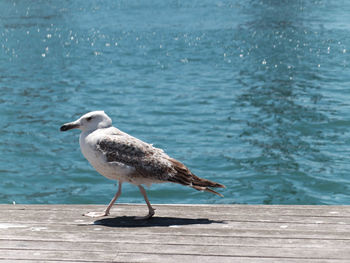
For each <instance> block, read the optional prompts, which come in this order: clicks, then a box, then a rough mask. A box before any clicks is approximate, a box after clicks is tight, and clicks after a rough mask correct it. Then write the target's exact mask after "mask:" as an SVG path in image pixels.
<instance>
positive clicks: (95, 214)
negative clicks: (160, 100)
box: [83, 211, 109, 217]
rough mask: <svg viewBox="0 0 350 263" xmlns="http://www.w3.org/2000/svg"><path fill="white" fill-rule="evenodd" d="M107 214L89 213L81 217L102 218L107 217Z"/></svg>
mask: <svg viewBox="0 0 350 263" xmlns="http://www.w3.org/2000/svg"><path fill="white" fill-rule="evenodd" d="M108 215H109V213H106V211H105V212H89V213H86V214H83V216H88V217H103V216H108Z"/></svg>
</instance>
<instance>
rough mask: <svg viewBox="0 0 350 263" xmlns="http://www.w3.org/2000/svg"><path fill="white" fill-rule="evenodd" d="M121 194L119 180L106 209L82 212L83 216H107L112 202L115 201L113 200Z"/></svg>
mask: <svg viewBox="0 0 350 263" xmlns="http://www.w3.org/2000/svg"><path fill="white" fill-rule="evenodd" d="M121 194H122V183H121V182H119V185H118V191H117V193H116V194H115V196H114V197H113V199H112V200H111V201H110V202H109V205H108V207H107V208H106V210H105V211H104V212H89V213H86V214H84V216H89V217H101V216H108V215H109V210H111V208H112V206H113V204H114V203H115V201H116V200H117V199H118V197H119V196H120V195H121Z"/></svg>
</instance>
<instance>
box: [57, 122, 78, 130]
mask: <svg viewBox="0 0 350 263" xmlns="http://www.w3.org/2000/svg"><path fill="white" fill-rule="evenodd" d="M79 127H80V125H79V123H77V122H70V123H66V124H63V125H62V127H61V128H60V131H68V130H71V129H78V128H79Z"/></svg>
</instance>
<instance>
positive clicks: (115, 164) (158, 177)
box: [60, 111, 225, 219]
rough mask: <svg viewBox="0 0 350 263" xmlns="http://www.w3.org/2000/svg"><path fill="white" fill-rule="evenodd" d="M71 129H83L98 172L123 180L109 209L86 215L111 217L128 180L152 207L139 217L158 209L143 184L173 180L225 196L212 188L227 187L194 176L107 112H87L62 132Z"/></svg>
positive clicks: (83, 141) (82, 144) (87, 153)
mask: <svg viewBox="0 0 350 263" xmlns="http://www.w3.org/2000/svg"><path fill="white" fill-rule="evenodd" d="M71 129H80V130H81V133H80V138H79V143H80V149H81V152H82V154H83V155H84V157H85V158H86V159H87V160H88V161H89V163H90V164H91V165H92V166H93V167H94V168H95V169H96V171H97V172H98V173H100V174H101V175H103V176H105V177H107V178H109V179H111V180H117V181H118V182H119V183H118V191H117V193H116V194H115V196H114V197H113V199H112V200H111V201H110V203H109V205H108V206H107V208H106V210H105V211H103V212H89V213H86V214H84V216H89V217H101V216H108V215H109V212H110V209H111V208H112V206H113V204H114V203H115V201H116V200H117V199H118V197H119V196H120V195H121V192H122V184H123V183H124V182H127V183H131V184H134V185H136V186H137V187H138V188H139V190H140V192H141V194H142V195H143V197H144V199H145V201H146V204H147V206H148V215H147V216H144V217H138V219H149V218H151V217H152V216H153V215H154V212H155V209H154V208H153V207H152V206H151V204H150V202H149V200H148V197H147V194H146V191H145V188H144V187H143V186H142V185H146V186H150V185H151V184H153V183H165V182H171V183H177V184H181V185H185V186H189V187H192V188H194V189H196V190H199V191H206V192H210V193H213V194H216V195H219V196H221V197H222V196H223V195H222V194H220V193H218V192H215V191H214V190H212V189H211V188H210V187H221V188H225V186H224V185H222V184H219V183H216V182H212V181H209V180H207V179H203V178H200V177H198V176H196V175H194V174H193V173H192V172H191V171H190V170H189V169H188V168H187V167H186V166H185V165H184V164H182V163H181V162H179V161H177V160H175V159H173V158H171V157H169V156H168V155H167V154H166V153H165V152H164V151H163V150H162V149H159V148H156V147H153V145H152V144H148V143H146V142H143V141H141V140H139V139H137V138H135V137H133V136H131V135H129V134H127V133H125V132H122V131H121V130H119V129H117V128H115V127H113V126H112V120H111V118H109V117H108V115H107V114H106V113H105V112H104V111H92V112H89V113H86V114H85V115H83V116H82V117H80V118H79V119H77V120H76V121H73V122H70V123H66V124H64V125H63V126H61V128H60V130H61V131H68V130H71Z"/></svg>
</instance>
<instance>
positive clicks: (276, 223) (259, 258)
mask: <svg viewBox="0 0 350 263" xmlns="http://www.w3.org/2000/svg"><path fill="white" fill-rule="evenodd" d="M154 207H155V208H156V209H157V210H156V216H155V217H154V218H152V219H150V220H148V221H142V220H135V219H134V217H133V216H136V215H138V216H140V215H145V214H146V213H147V207H146V206H145V205H144V204H142V205H135V204H117V205H116V206H115V207H114V208H113V209H112V213H111V216H109V217H106V218H103V219H93V218H87V217H83V216H82V214H83V213H85V212H88V211H102V210H103V209H104V208H105V206H100V205H0V262H152V263H153V262H176V263H178V262H182V263H185V262H191V263H196V262H201V263H204V262H210V263H213V262H220V263H224V262H230V263H231V262H269V263H270V262H282V263H283V262H304V263H306V262H308V263H309V262H339V263H340V262H344V263H345V262H350V206H282V205H272V206H271V205H269V206H267V205H154Z"/></svg>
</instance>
